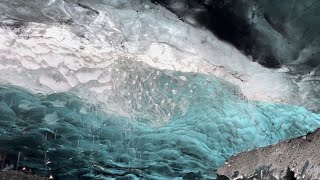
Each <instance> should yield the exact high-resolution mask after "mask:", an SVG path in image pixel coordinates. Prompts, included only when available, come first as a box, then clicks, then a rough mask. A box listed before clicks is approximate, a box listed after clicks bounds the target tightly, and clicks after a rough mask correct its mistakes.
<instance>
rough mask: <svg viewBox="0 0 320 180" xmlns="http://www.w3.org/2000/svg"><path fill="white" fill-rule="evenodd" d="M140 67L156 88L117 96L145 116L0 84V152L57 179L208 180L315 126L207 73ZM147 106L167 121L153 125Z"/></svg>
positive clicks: (314, 118)
mask: <svg viewBox="0 0 320 180" xmlns="http://www.w3.org/2000/svg"><path fill="white" fill-rule="evenodd" d="M144 70H145V72H148V73H149V74H152V73H155V74H156V73H158V76H157V77H156V78H154V79H153V80H152V83H154V84H155V85H154V86H153V87H157V86H161V87H163V89H161V90H159V89H158V87H157V89H155V90H154V91H152V90H150V91H149V92H151V91H152V93H153V97H154V98H152V99H148V91H146V92H145V94H144V96H142V100H138V99H136V97H135V96H136V94H135V92H139V90H138V89H134V86H128V87H129V89H128V92H131V93H132V94H131V95H130V96H128V97H126V98H125V99H126V100H130V101H131V102H132V104H131V103H129V102H123V103H124V104H123V105H124V106H133V105H136V106H139V105H142V104H143V105H144V106H142V107H140V109H139V107H131V109H132V110H137V111H140V112H146V113H141V115H137V116H135V118H128V117H124V116H121V115H118V114H112V113H105V112H104V111H102V110H101V109H100V107H99V106H98V105H95V104H88V103H86V102H84V101H82V100H81V99H79V98H77V97H76V96H75V95H72V94H67V93H57V94H51V95H47V96H44V95H40V94H37V95H35V94H32V93H30V92H27V91H25V90H22V89H20V88H15V87H8V86H6V87H1V88H0V100H1V103H0V104H1V108H0V109H1V111H2V112H1V113H0V118H1V132H0V133H1V136H0V138H1V141H0V145H1V147H4V150H5V151H6V152H8V154H9V156H10V157H11V159H14V157H16V155H17V153H18V152H22V157H23V158H22V160H21V164H22V165H27V166H29V167H33V168H36V169H37V171H38V172H39V171H40V172H41V171H42V173H45V172H46V171H49V170H48V168H51V169H52V171H53V172H55V173H58V174H60V175H61V177H66V176H71V177H76V176H80V177H98V176H101V177H117V176H125V175H126V174H132V176H136V177H145V178H147V179H157V178H158V179H163V178H164V179H166V178H173V177H183V176H185V177H187V176H188V175H189V176H190V173H191V174H192V175H193V176H197V177H200V178H214V177H215V171H216V168H217V167H218V166H220V165H222V163H223V162H224V160H226V158H228V157H230V156H231V155H233V154H235V153H237V152H240V151H243V150H248V149H252V148H254V147H257V146H265V145H269V144H272V143H276V142H278V141H279V140H283V139H287V138H292V137H296V136H300V135H303V134H305V133H306V132H309V131H312V130H314V129H315V128H317V127H320V116H319V115H317V114H313V113H311V112H309V111H307V110H306V109H305V108H303V107H298V106H287V105H279V104H272V103H262V102H255V101H252V102H250V101H248V100H246V99H243V97H242V96H241V94H239V91H237V88H235V87H234V86H232V85H230V84H229V83H226V82H224V81H222V80H219V79H217V78H215V77H213V76H207V75H203V74H194V73H181V72H172V71H158V70H155V69H152V68H149V69H148V68H144ZM130 76H131V75H129V77H130ZM143 77H145V76H142V77H140V76H138V79H139V78H143ZM182 77H183V78H182ZM148 84H149V83H145V86H148ZM123 86H126V84H123ZM138 87H139V86H137V88H138ZM124 89H125V88H124ZM123 93H124V95H121V96H120V97H118V98H124V96H125V94H126V93H127V92H123ZM150 101H153V103H151V102H150ZM155 105H158V106H155ZM170 106H171V107H170ZM148 108H152V109H157V110H159V112H158V114H157V115H159V116H163V117H167V118H168V120H167V122H166V123H162V125H161V126H157V127H155V124H154V120H155V118H154V117H152V116H149V117H148V116H146V115H148V114H150V113H148V110H149V109H148ZM141 109H143V110H141ZM153 112H154V111H153ZM158 120H159V118H158ZM46 163H47V165H45V164H46ZM100 173H101V174H100ZM98 174H100V175H98Z"/></svg>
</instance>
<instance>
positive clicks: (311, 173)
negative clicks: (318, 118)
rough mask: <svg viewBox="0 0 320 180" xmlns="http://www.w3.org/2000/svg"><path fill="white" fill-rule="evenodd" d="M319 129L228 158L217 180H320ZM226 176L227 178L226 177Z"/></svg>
mask: <svg viewBox="0 0 320 180" xmlns="http://www.w3.org/2000/svg"><path fill="white" fill-rule="evenodd" d="M319 148H320V129H318V130H316V131H315V132H313V133H311V134H309V135H307V136H302V137H298V138H294V139H291V140H287V141H283V142H280V143H278V144H276V145H271V146H267V147H264V148H258V149H254V150H252V151H248V152H243V153H240V154H238V155H236V156H233V157H231V158H230V159H229V160H228V161H227V162H225V164H224V165H223V166H222V167H220V168H219V169H218V174H219V175H220V179H228V178H230V179H233V180H235V179H238V180H245V179H279V180H280V179H320V154H319V153H318V152H319ZM227 177H228V178H227Z"/></svg>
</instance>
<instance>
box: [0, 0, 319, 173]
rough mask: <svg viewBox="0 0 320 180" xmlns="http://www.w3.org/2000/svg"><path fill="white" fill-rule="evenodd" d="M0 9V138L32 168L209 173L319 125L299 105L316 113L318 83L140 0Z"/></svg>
mask: <svg viewBox="0 0 320 180" xmlns="http://www.w3.org/2000/svg"><path fill="white" fill-rule="evenodd" d="M0 10H1V12H2V13H1V14H0V18H1V27H0V83H1V84H2V86H1V88H0V99H1V104H0V106H1V108H0V111H1V113H0V117H1V121H0V123H1V125H0V130H1V134H0V145H1V148H3V149H2V150H4V151H6V152H7V153H8V155H9V159H10V160H15V159H16V156H17V153H18V152H21V153H22V158H21V165H28V166H30V167H33V168H35V170H36V171H37V172H39V173H43V174H46V173H47V172H48V171H53V172H54V173H56V174H59V175H61V177H67V176H68V177H76V176H80V177H82V178H85V177H87V178H89V179H90V178H94V177H95V176H96V178H98V176H99V174H100V176H103V177H117V176H119V177H120V176H130V177H132V178H134V177H145V178H146V179H157V178H158V179H172V178H175V177H176V178H179V177H180V179H181V177H184V178H187V179H188V178H189V179H194V178H195V177H199V178H201V179H203V178H214V177H215V171H216V168H217V167H218V166H219V165H221V164H222V163H223V161H224V160H225V159H226V158H228V157H230V155H232V154H234V153H237V152H239V151H243V150H247V149H252V148H254V147H256V146H265V145H269V144H272V143H275V142H278V141H279V140H282V139H287V138H292V137H296V136H299V135H302V134H305V133H306V132H309V131H312V130H314V129H315V128H317V127H319V115H318V114H313V113H312V112H310V111H308V110H307V109H306V108H304V107H303V106H300V105H304V106H305V107H307V108H310V109H312V110H314V112H317V111H318V110H319V101H318V100H319V98H317V97H318V94H319V93H318V92H320V89H319V86H318V84H317V83H318V81H313V80H311V79H310V81H305V83H302V84H301V82H300V81H293V80H292V79H293V76H292V75H291V74H288V73H286V72H288V71H289V69H288V68H286V67H283V68H281V69H279V70H275V69H267V68H264V67H262V66H261V65H259V64H258V63H254V62H252V61H250V59H249V58H248V57H246V56H244V55H243V54H242V53H241V52H239V51H238V50H237V49H235V48H234V47H232V46H231V45H229V44H227V43H224V42H222V41H220V40H218V39H217V38H216V37H215V36H214V35H213V34H212V33H211V32H209V31H208V30H206V29H202V28H197V27H194V26H193V25H190V24H187V23H185V22H182V21H180V19H179V18H178V17H177V16H175V15H174V14H172V13H170V12H169V11H168V10H166V9H165V8H163V7H161V6H157V5H155V4H152V3H151V2H149V1H138V0H137V1H131V0H115V1H103V0H92V1H90V2H89V1H82V0H79V1H71V0H55V1H54V0H50V1H40V0H39V1H37V0H34V1H28V2H26V1H22V0H16V1H6V0H4V1H1V3H0ZM312 72H313V74H312V73H311V75H312V78H313V77H316V73H317V71H312ZM311 75H307V76H306V78H307V77H311ZM306 82H307V83H306ZM22 87H23V89H22ZM289 104H291V105H289ZM49 169H51V170H49Z"/></svg>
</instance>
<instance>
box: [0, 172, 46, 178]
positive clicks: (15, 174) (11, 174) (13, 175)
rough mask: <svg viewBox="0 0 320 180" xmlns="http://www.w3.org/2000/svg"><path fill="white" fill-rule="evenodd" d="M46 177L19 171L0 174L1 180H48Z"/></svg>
mask: <svg viewBox="0 0 320 180" xmlns="http://www.w3.org/2000/svg"><path fill="white" fill-rule="evenodd" d="M47 179H48V178H46V177H39V176H36V175H32V174H25V173H22V172H17V171H7V172H0V180H47Z"/></svg>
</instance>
